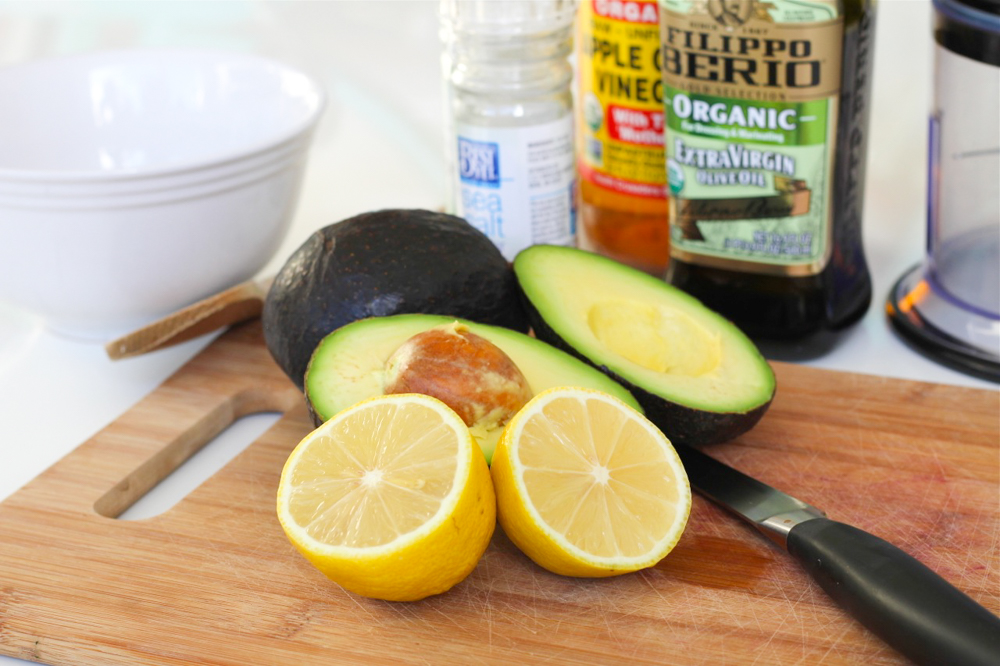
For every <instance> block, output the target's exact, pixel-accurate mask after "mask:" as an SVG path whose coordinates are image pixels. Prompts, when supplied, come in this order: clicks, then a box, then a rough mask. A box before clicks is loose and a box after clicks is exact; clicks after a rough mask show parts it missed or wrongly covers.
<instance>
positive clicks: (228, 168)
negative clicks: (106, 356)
mask: <svg viewBox="0 0 1000 666" xmlns="http://www.w3.org/2000/svg"><path fill="white" fill-rule="evenodd" d="M0 100H2V103H0V301H8V302H11V303H13V304H15V305H16V306H19V307H22V308H25V309H27V310H29V311H32V312H34V313H36V314H38V315H40V316H41V317H42V318H44V320H45V322H46V323H47V325H48V326H49V327H50V328H51V329H52V330H54V331H56V332H59V333H63V334H66V335H70V336H73V337H78V338H90V339H98V340H105V339H108V338H110V337H114V336H115V335H118V334H121V333H124V332H126V331H128V330H131V329H133V328H136V327H138V326H140V325H142V324H144V323H148V322H149V321H151V320H153V319H155V318H158V317H160V316H162V315H165V314H167V313H169V312H172V311H174V310H176V309H178V308H180V307H183V306H184V305H187V304H189V303H191V302H193V301H196V300H198V299H200V298H203V297H205V296H208V295H210V294H213V293H216V292H218V291H221V290H222V289H225V288H226V287H229V286H231V285H233V284H236V283H238V282H240V281H243V280H246V279H248V278H250V277H252V276H253V275H254V274H255V273H256V272H257V271H259V270H260V269H261V268H262V267H263V266H264V264H266V263H267V261H268V260H269V259H270V258H271V257H272V256H273V254H274V253H275V251H276V250H277V249H278V246H279V245H280V243H281V241H282V239H283V238H284V236H285V234H286V233H287V231H288V228H289V226H290V223H291V219H292V215H293V213H294V209H295V204H296V201H297V199H298V195H299V189H300V186H301V183H302V180H303V172H304V169H305V165H306V159H307V154H308V149H309V146H310V143H311V141H312V136H313V133H314V130H315V127H316V124H317V122H318V120H319V117H320V115H321V113H322V111H323V108H324V104H325V97H324V94H323V92H322V90H321V89H320V87H319V86H318V85H317V84H316V83H315V82H314V81H312V80H311V79H310V78H309V77H307V76H306V75H305V74H303V73H301V72H299V71H296V70H294V69H292V68H290V67H287V66H285V65H282V64H280V63H277V62H274V61H272V60H268V59H265V58H261V57H257V56H252V55H246V54H236V53H224V52H214V51H194V50H159V49H154V50H134V51H114V52H101V53H92V54H85V55H77V56H69V57H63V58H56V59H51V60H45V61H39V62H34V63H28V64H23V65H15V66H11V67H7V68H4V69H0Z"/></svg>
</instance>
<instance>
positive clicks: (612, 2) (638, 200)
mask: <svg viewBox="0 0 1000 666" xmlns="http://www.w3.org/2000/svg"><path fill="white" fill-rule="evenodd" d="M576 55H577V109H578V111H577V127H576V133H577V141H576V148H577V173H578V176H579V179H580V219H581V224H580V234H579V243H580V247H581V248H583V249H586V250H591V251H594V252H598V253H600V254H603V255H606V256H609V257H611V258H613V259H617V260H618V261H621V262H622V263H626V264H629V265H631V266H634V267H635V268H638V269H640V270H644V271H646V272H649V273H652V274H654V275H657V276H662V275H663V271H664V269H665V268H666V265H667V258H668V247H669V237H668V231H667V199H666V176H665V172H664V161H663V160H664V158H663V81H662V77H661V74H660V64H659V57H660V19H659V8H658V6H657V3H656V0H582V2H581V3H580V9H579V14H578V17H577V39H576Z"/></svg>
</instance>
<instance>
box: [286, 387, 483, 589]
mask: <svg viewBox="0 0 1000 666" xmlns="http://www.w3.org/2000/svg"><path fill="white" fill-rule="evenodd" d="M278 520H279V521H280V522H281V526H282V528H284V530H285V534H286V535H287V536H288V538H289V540H290V541H291V542H292V544H293V545H294V546H295V547H296V548H297V549H298V550H299V552H301V553H302V555H304V556H305V557H306V559H308V560H309V561H310V562H311V563H312V564H313V565H314V566H315V567H316V568H317V569H319V570H320V571H321V572H323V573H324V574H325V575H326V576H327V577H328V578H330V579H331V580H333V581H334V582H336V583H338V584H339V585H341V586H342V587H343V588H345V589H347V590H350V591H352V592H355V593H357V594H360V595H363V596H366V597H373V598H376V599H386V600H391V601H415V600H417V599H422V598H424V597H427V596H430V595H432V594H439V593H441V592H444V591H446V590H448V589H450V588H451V587H452V586H454V585H456V584H457V583H459V582H461V581H462V580H463V579H464V578H465V577H466V576H468V575H469V573H471V572H472V570H473V569H474V568H475V566H476V563H477V562H478V561H479V558H480V557H481V556H482V554H483V552H484V551H485V550H486V546H487V545H488V544H489V541H490V537H491V536H492V534H493V530H494V528H495V526H496V499H495V496H494V494H493V484H492V482H491V481H490V474H489V468H488V467H487V466H486V460H485V458H484V457H483V454H482V452H481V451H480V449H479V446H478V445H477V444H476V442H475V440H473V438H472V435H471V434H470V433H469V429H468V428H467V427H466V425H465V423H464V422H463V421H462V419H461V418H460V417H459V416H458V415H457V414H456V413H455V412H453V411H452V410H451V409H450V408H449V407H448V406H447V405H445V404H444V403H443V402H441V401H439V400H437V399H435V398H431V397H429V396H424V395H417V394H406V393H404V394H397V395H386V396H378V397H375V398H370V399H368V400H364V401H362V402H359V403H357V404H356V405H353V406H351V407H348V408H347V409H345V410H343V411H342V412H340V413H339V414H337V415H336V416H334V417H333V418H332V419H330V420H329V421H327V422H326V423H324V424H323V425H321V426H319V427H318V428H317V429H316V430H314V431H313V432H311V433H310V434H309V435H307V436H306V437H305V438H304V439H303V440H302V441H301V442H300V443H299V445H298V446H296V447H295V450H294V451H292V453H291V455H290V456H289V457H288V461H287V462H286V463H285V467H284V469H283V470H282V473H281V482H280V483H279V485H278Z"/></svg>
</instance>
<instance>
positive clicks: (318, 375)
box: [305, 314, 642, 462]
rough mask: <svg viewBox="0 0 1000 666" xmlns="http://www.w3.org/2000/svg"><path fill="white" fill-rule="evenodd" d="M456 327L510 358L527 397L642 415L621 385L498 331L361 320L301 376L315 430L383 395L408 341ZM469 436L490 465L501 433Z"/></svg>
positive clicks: (407, 317) (395, 319)
mask: <svg viewBox="0 0 1000 666" xmlns="http://www.w3.org/2000/svg"><path fill="white" fill-rule="evenodd" d="M456 321H457V322H458V323H459V324H461V325H462V326H463V327H465V328H467V329H468V331H469V332H471V333H473V334H475V335H478V336H480V337H483V338H485V339H487V340H489V341H490V342H492V343H493V344H494V345H496V346H497V347H499V348H500V349H501V350H502V351H503V352H504V353H505V354H506V355H507V356H509V357H510V359H511V360H512V361H513V362H514V364H515V365H516V366H517V367H518V368H519V369H520V370H521V372H522V373H523V374H524V378H525V379H526V380H527V382H528V386H529V388H530V390H531V394H532V396H534V395H535V394H537V393H540V392H541V391H544V390H545V389H548V388H552V387H554V386H583V387H587V388H593V389H597V390H600V391H604V392H605V393H609V394H611V395H613V396H615V397H616V398H619V399H620V400H622V401H624V402H626V403H627V404H629V405H630V406H632V407H634V408H636V409H638V410H640V411H641V409H642V408H641V407H640V406H639V403H638V402H636V400H635V398H633V397H632V396H631V395H630V394H629V392H628V391H626V390H625V389H624V388H622V386H621V385H619V384H618V383H616V382H614V381H613V380H611V379H610V378H609V377H607V376H605V375H604V374H602V373H601V372H599V371H597V370H595V369H594V368H592V367H590V366H589V365H587V364H586V363H583V362H581V361H579V360H577V359H575V358H573V357H572V356H570V355H569V354H566V353H564V352H561V351H559V350H558V349H555V348H554V347H551V346H549V345H547V344H545V343H544V342H541V341H540V340H536V339H534V338H532V337H529V336H527V335H524V334H521V333H518V332H516V331H512V330H510V329H506V328H501V327H498V326H488V325H485V324H477V323H474V322H470V321H463V320H456V319H454V318H449V317H440V316H435V315H420V314H412V315H411V314H399V315H394V316H391V317H373V318H370V319H362V320H360V321H356V322H353V323H351V324H347V325H346V326H342V327H341V328H339V329H337V330H335V331H333V332H332V333H330V334H329V335H328V336H326V337H325V338H323V340H322V342H320V344H319V345H318V346H317V347H316V351H315V353H314V354H313V356H312V359H311V361H310V362H309V368H308V370H307V371H306V376H305V394H306V401H307V403H308V405H309V411H310V412H311V414H312V416H313V421H314V422H315V423H316V424H317V425H319V424H320V423H322V422H323V421H326V420H327V419H329V418H330V417H332V416H333V415H335V414H336V413H337V412H339V411H341V410H342V409H344V408H346V407H349V406H351V405H353V404H355V403H356V402H359V401H361V400H363V399H365V398H370V397H372V396H376V395H382V393H383V392H384V389H385V375H386V372H385V370H386V367H385V366H386V362H387V361H388V360H389V358H390V357H391V356H392V355H393V353H394V352H395V351H396V350H397V349H398V348H399V347H401V346H402V345H403V344H404V343H406V342H407V341H408V340H409V339H411V338H412V337H413V336H415V335H417V334H420V333H423V332H425V331H428V330H430V329H432V328H435V327H442V326H447V325H449V324H453V323H455V322H456ZM472 432H473V435H474V436H475V437H476V440H477V441H478V442H479V445H480V447H481V448H482V449H483V453H484V454H485V455H486V461H487V462H489V461H490V460H491V459H492V458H493V449H494V448H495V447H496V443H497V441H498V439H499V437H500V433H501V432H502V427H501V428H495V429H492V430H483V431H477V430H476V429H475V428H473V429H472Z"/></svg>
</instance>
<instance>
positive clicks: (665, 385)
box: [514, 245, 775, 445]
mask: <svg viewBox="0 0 1000 666" xmlns="http://www.w3.org/2000/svg"><path fill="white" fill-rule="evenodd" d="M514 273H515V275H516V276H517V280H518V284H519V285H520V288H521V292H522V294H523V297H524V301H525V306H526V309H527V311H528V317H529V319H530V320H531V324H532V328H533V329H534V332H535V335H536V336H537V337H538V338H539V339H541V340H545V341H546V342H548V343H550V344H552V345H554V346H556V347H559V348H560V349H563V350H565V351H567V352H569V353H571V354H573V355H575V356H577V357H578V358H580V359H583V360H584V361H586V362H588V363H590V364H591V365H593V366H595V367H597V368H599V369H600V370H602V371H603V372H605V373H606V374H607V375H609V376H610V377H612V378H614V379H615V380H617V381H618V382H620V383H621V384H622V385H623V386H625V388H627V389H629V391H630V392H631V393H632V395H634V396H635V398H636V400H638V401H639V403H640V404H641V405H642V406H643V408H644V410H645V413H646V416H647V417H648V418H649V419H650V420H651V421H652V422H653V423H655V424H656V425H657V426H658V427H659V428H660V429H661V430H662V431H663V432H664V434H666V436H667V437H669V438H670V440H671V441H672V442H674V443H681V444H692V445H703V444H713V443H717V442H722V441H726V440H729V439H732V438H733V437H736V436H737V435H740V434H742V433H744V432H746V431H747V430H749V429H750V428H752V427H753V426H754V425H755V424H756V423H757V422H758V421H759V420H760V418H761V417H762V416H763V415H764V412H766V411H767V408H768V406H770V404H771V400H772V398H773V397H774V392H775V378H774V372H773V371H772V370H771V367H770V366H769V365H768V363H767V361H766V360H765V359H764V357H763V356H762V355H761V354H760V352H759V351H758V349H757V348H756V346H754V344H753V342H751V341H750V339H749V338H747V336H746V335H744V334H743V332H742V331H740V330H739V329H738V328H737V327H736V326H735V325H734V324H732V323H731V322H729V321H728V320H726V319H725V318H724V317H722V316H721V315H719V314H717V313H716V312H713V311H712V310H710V309H708V308H706V307H705V306H704V305H702V304H701V303H700V302H699V301H698V300H697V299H695V298H694V297H692V296H689V295H688V294H686V293H684V292H683V291H680V290H679V289H677V288H675V287H672V286H670V285H668V284H666V283H665V282H663V281H661V280H658V279H657V278H655V277H653V276H650V275H647V274H646V273H643V272H641V271H638V270H635V269H633V268H630V267H628V266H625V265H623V264H620V263H618V262H616V261H614V260H612V259H608V258H605V257H602V256H599V255H597V254H592V253H590V252H585V251H583V250H577V249H574V248H566V247H556V246H547V245H536V246H532V247H529V248H527V249H525V250H523V251H522V252H520V253H519V254H518V256H517V257H516V258H515V259H514Z"/></svg>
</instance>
